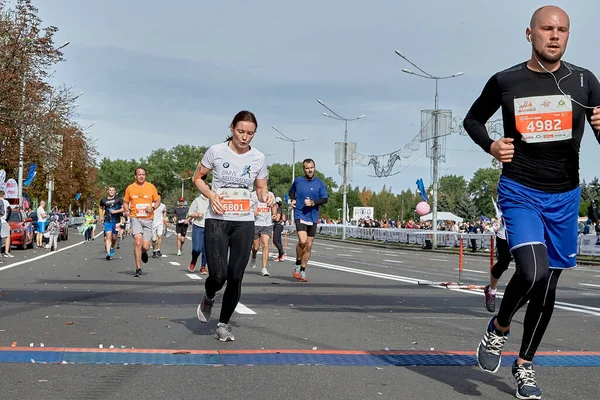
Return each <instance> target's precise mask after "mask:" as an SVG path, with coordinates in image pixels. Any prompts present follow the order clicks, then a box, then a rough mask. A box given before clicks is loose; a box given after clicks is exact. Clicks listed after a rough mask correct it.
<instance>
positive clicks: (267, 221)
mask: <svg viewBox="0 0 600 400" xmlns="http://www.w3.org/2000/svg"><path fill="white" fill-rule="evenodd" d="M269 195H271V196H273V198H274V197H275V196H274V195H273V193H271V192H269ZM250 201H251V203H252V213H254V212H255V211H256V210H257V209H258V215H257V216H256V217H255V220H254V225H255V226H271V225H273V217H272V215H273V213H272V211H271V207H268V206H267V203H261V202H260V201H258V196H257V195H256V192H252V195H251V197H250Z"/></svg>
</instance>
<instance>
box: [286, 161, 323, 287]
mask: <svg viewBox="0 0 600 400" xmlns="http://www.w3.org/2000/svg"><path fill="white" fill-rule="evenodd" d="M302 166H303V168H304V176H302V177H298V178H296V179H295V180H294V182H293V183H292V187H291V188H290V192H289V196H290V199H292V204H291V205H292V207H293V208H294V220H295V221H296V232H297V234H298V244H297V245H296V265H295V267H294V271H293V274H292V275H293V277H294V278H296V279H298V280H299V281H300V282H308V280H307V279H306V264H308V259H309V258H310V252H311V249H312V244H313V241H314V240H315V233H316V232H317V224H318V222H319V206H320V205H322V204H325V203H327V197H328V195H327V189H326V188H325V184H324V183H323V181H322V180H321V179H319V178H318V177H316V176H315V162H314V161H313V160H312V159H310V158H307V159H306V160H304V162H303V163H302Z"/></svg>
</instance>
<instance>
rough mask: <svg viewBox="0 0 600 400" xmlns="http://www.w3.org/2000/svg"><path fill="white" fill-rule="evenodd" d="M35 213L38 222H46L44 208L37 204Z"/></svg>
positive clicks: (46, 217)
mask: <svg viewBox="0 0 600 400" xmlns="http://www.w3.org/2000/svg"><path fill="white" fill-rule="evenodd" d="M35 213H36V214H37V217H38V222H46V220H47V219H48V214H46V210H44V207H42V206H39V207H38V208H37V210H36V211H35Z"/></svg>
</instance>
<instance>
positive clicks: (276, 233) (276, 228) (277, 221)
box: [273, 197, 287, 262]
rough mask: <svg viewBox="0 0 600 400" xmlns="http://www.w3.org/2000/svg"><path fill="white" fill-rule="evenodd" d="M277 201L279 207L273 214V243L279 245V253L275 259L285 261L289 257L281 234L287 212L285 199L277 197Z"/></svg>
mask: <svg viewBox="0 0 600 400" xmlns="http://www.w3.org/2000/svg"><path fill="white" fill-rule="evenodd" d="M275 203H276V204H277V208H276V210H275V214H274V215H273V244H274V245H275V247H277V252H278V254H277V257H276V258H275V259H274V260H273V261H276V262H280V261H285V260H286V258H287V255H286V254H285V252H284V250H283V245H282V244H281V234H282V233H283V228H284V224H285V214H284V213H283V206H282V203H283V201H282V200H281V197H277V198H276V199H275Z"/></svg>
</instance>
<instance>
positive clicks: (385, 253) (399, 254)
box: [381, 251, 408, 257]
mask: <svg viewBox="0 0 600 400" xmlns="http://www.w3.org/2000/svg"><path fill="white" fill-rule="evenodd" d="M381 254H383V255H385V256H392V257H395V256H405V255H407V254H408V253H404V252H402V251H399V252H397V253H387V252H381Z"/></svg>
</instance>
